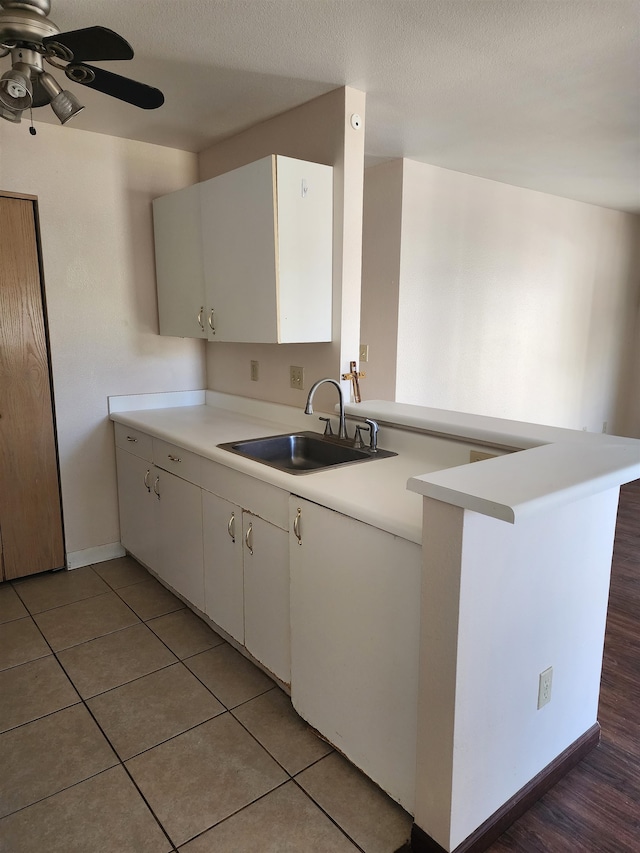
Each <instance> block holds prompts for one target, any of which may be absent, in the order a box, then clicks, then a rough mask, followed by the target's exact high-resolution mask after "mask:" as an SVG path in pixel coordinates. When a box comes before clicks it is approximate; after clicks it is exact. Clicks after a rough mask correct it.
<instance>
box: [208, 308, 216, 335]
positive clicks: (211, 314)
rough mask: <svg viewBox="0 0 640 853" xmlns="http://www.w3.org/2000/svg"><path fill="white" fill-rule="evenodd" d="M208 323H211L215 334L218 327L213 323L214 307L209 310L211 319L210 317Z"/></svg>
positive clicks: (210, 326)
mask: <svg viewBox="0 0 640 853" xmlns="http://www.w3.org/2000/svg"><path fill="white" fill-rule="evenodd" d="M208 323H209V328H210V329H211V331H212V332H213V334H214V335H215V333H216V327H215V326H214V325H213V308H212V309H211V311H210V312H209V319H208Z"/></svg>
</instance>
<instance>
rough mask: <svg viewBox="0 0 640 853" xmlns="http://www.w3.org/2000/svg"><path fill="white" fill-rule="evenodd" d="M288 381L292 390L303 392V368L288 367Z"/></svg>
mask: <svg viewBox="0 0 640 853" xmlns="http://www.w3.org/2000/svg"><path fill="white" fill-rule="evenodd" d="M289 381H290V383H291V387H292V388H297V390H298V391H304V367H294V366H293V365H291V366H290V367H289Z"/></svg>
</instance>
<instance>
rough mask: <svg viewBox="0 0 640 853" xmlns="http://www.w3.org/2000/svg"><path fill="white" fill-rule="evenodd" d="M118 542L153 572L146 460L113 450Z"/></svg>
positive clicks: (149, 472) (153, 511)
mask: <svg viewBox="0 0 640 853" xmlns="http://www.w3.org/2000/svg"><path fill="white" fill-rule="evenodd" d="M116 469H117V473H118V502H119V507H120V541H121V543H122V545H123V546H124V547H125V548H126V549H127V551H129V552H130V553H131V554H133V555H134V556H135V557H137V559H138V560H140V562H141V563H144V565H145V566H148V567H149V568H150V569H154V570H155V566H156V554H157V536H156V512H157V507H156V504H157V498H156V496H155V494H154V493H153V491H152V486H153V477H152V474H153V464H152V462H151V461H150V460H147V459H143V458H141V457H139V456H135V455H134V454H133V453H128V452H127V451H126V450H122V449H121V448H120V447H118V448H116Z"/></svg>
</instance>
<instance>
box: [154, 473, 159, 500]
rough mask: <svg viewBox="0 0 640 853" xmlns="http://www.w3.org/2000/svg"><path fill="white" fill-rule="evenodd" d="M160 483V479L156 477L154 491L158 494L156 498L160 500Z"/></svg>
mask: <svg viewBox="0 0 640 853" xmlns="http://www.w3.org/2000/svg"><path fill="white" fill-rule="evenodd" d="M159 483H160V477H156V479H155V480H154V482H153V491H154V492H155V493H156V497H157V498H158V500H160V492H159V491H158V485H159Z"/></svg>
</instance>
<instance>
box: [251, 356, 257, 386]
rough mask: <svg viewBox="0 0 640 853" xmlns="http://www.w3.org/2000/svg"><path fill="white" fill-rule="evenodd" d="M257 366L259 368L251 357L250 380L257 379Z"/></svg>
mask: <svg viewBox="0 0 640 853" xmlns="http://www.w3.org/2000/svg"><path fill="white" fill-rule="evenodd" d="M258 368H259V365H258V362H257V361H254V360H253V359H251V381H252V382H257V381H258V375H259V369H258Z"/></svg>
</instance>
